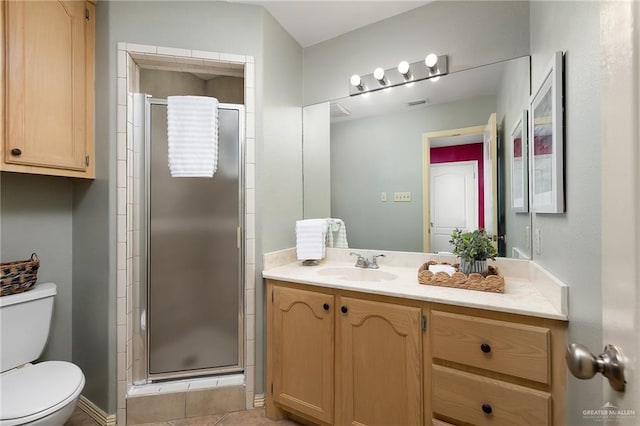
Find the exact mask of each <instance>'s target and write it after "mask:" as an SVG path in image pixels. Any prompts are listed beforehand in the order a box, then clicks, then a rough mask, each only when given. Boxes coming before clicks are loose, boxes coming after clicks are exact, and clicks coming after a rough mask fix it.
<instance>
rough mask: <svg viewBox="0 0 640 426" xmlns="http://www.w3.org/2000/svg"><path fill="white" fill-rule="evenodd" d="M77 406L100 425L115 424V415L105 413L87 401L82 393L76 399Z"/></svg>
mask: <svg viewBox="0 0 640 426" xmlns="http://www.w3.org/2000/svg"><path fill="white" fill-rule="evenodd" d="M78 408H80V409H81V410H82V411H84V412H85V413H87V415H88V416H89V417H91V418H92V419H93V420H95V421H96V422H98V424H99V425H100V426H116V415H115V414H107V413H105V412H104V411H102V409H101V408H100V407H98V406H97V405H96V404H94V403H93V402H91V401H89V400H88V399H87V398H85V397H84V396H83V395H80V399H79V400H78Z"/></svg>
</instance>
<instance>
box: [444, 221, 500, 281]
mask: <svg viewBox="0 0 640 426" xmlns="http://www.w3.org/2000/svg"><path fill="white" fill-rule="evenodd" d="M449 243H451V245H452V246H453V254H455V255H456V256H458V257H459V258H460V272H462V273H465V274H467V275H469V274H471V273H473V272H477V273H479V274H482V275H484V276H486V275H487V273H488V272H489V267H488V265H487V259H492V260H495V259H496V256H497V255H498V251H497V250H496V248H495V247H494V246H493V244H492V243H491V238H490V237H489V236H488V235H487V234H485V232H484V229H482V228H480V229H476V230H475V231H473V232H462V230H461V229H457V228H456V229H455V230H454V231H453V232H452V233H451V240H449Z"/></svg>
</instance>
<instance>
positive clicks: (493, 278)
mask: <svg viewBox="0 0 640 426" xmlns="http://www.w3.org/2000/svg"><path fill="white" fill-rule="evenodd" d="M429 265H450V266H453V267H454V268H456V270H457V271H458V272H455V273H454V274H453V275H451V276H450V275H449V274H447V273H446V272H436V273H435V274H434V273H433V272H431V271H429ZM459 266H460V265H459V264H457V263H456V264H453V265H451V264H449V263H446V262H444V263H438V262H434V261H433V260H430V261H429V262H427V263H425V264H424V265H422V266H421V267H420V269H418V282H419V283H420V284H427V285H438V286H442V287H455V288H464V289H467V290H479V291H491V292H494V293H504V277H503V276H502V274H501V273H500V270H499V269H498V268H497V267H495V266H489V273H488V274H487V276H486V277H485V276H483V275H482V274H476V273H473V274H470V275H467V274H464V273H462V272H460V271H459Z"/></svg>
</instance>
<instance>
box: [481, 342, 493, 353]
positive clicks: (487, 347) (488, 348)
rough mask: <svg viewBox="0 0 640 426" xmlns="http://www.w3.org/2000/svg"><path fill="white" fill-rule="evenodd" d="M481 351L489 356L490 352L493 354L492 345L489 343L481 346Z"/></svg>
mask: <svg viewBox="0 0 640 426" xmlns="http://www.w3.org/2000/svg"><path fill="white" fill-rule="evenodd" d="M480 350H481V351H482V352H484V353H485V354H488V353H489V352H491V345H489V344H487V343H483V344H481V345H480Z"/></svg>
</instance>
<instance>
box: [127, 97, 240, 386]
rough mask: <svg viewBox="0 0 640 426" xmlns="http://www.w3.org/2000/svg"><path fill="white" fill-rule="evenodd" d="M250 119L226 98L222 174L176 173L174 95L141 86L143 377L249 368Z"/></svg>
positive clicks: (138, 328) (137, 115)
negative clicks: (246, 183)
mask: <svg viewBox="0 0 640 426" xmlns="http://www.w3.org/2000/svg"><path fill="white" fill-rule="evenodd" d="M243 119H244V107H243V105H237V104H225V103H221V104H220V105H219V125H218V127H219V136H218V167H217V171H216V173H215V174H214V176H213V178H196V177H179V178H173V177H171V174H170V171H169V167H168V147H167V100H166V99H157V98H152V97H150V96H148V95H144V94H135V95H134V114H133V128H134V129H133V130H134V131H133V134H134V143H133V146H134V155H136V154H135V153H137V156H136V159H135V164H136V165H137V166H138V167H139V168H140V173H139V179H138V180H137V181H136V182H134V188H135V190H137V191H139V193H138V197H135V194H134V198H138V199H139V204H140V205H139V212H140V215H139V218H137V220H136V218H134V222H135V223H134V239H135V235H137V236H138V238H139V244H138V246H139V247H140V253H139V265H140V267H139V272H138V274H137V277H138V279H139V282H137V283H135V282H134V289H133V293H134V303H135V304H136V305H137V306H136V307H137V308H138V309H135V310H134V312H135V315H134V318H135V322H136V323H135V324H134V336H133V356H134V360H133V382H134V384H145V383H151V382H155V381H159V380H169V379H182V378H187V377H196V376H204V375H213V374H223V373H236V372H242V371H243V363H244V357H243V353H244V351H243V341H244V339H243V337H244V326H243V325H244V324H243V318H244V315H243V314H244V312H243V311H244V309H243V308H244V300H243V295H244V292H243V282H244V279H243V268H242V265H243V253H244V250H243V243H242V242H243V238H242V229H243V226H242V223H243V217H244V216H243V212H244V209H243V196H242V194H243V191H242V188H243V185H242V183H243V182H242V176H243V170H242V163H243V162H242V158H243V140H244V138H243V129H244V121H243ZM134 175H135V174H134ZM136 227H137V228H138V229H135V228H136ZM136 299H137V300H136Z"/></svg>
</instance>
